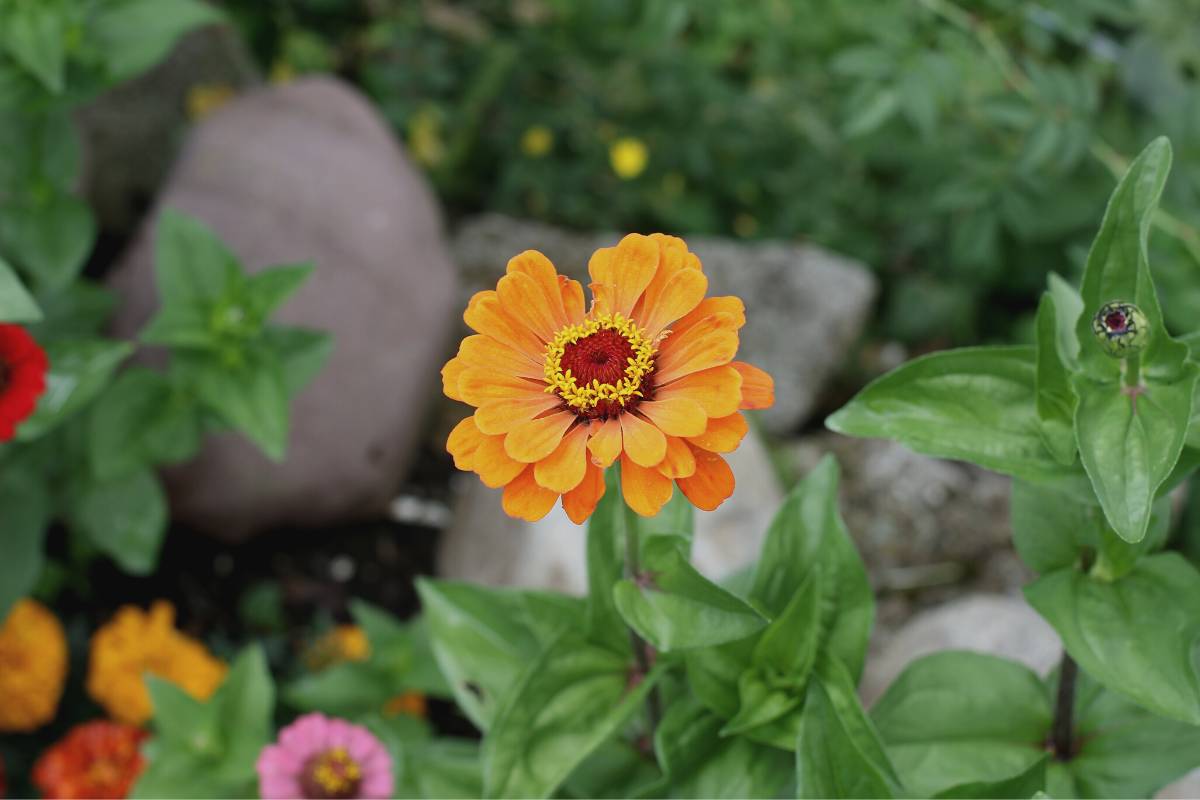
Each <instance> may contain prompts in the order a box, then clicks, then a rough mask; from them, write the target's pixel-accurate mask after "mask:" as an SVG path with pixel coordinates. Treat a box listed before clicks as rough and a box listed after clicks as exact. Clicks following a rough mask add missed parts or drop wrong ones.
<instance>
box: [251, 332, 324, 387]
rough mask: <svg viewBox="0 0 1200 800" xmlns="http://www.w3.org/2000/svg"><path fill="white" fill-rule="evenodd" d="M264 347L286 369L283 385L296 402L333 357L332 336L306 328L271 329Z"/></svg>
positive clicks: (267, 333) (264, 340)
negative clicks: (302, 391) (298, 396)
mask: <svg viewBox="0 0 1200 800" xmlns="http://www.w3.org/2000/svg"><path fill="white" fill-rule="evenodd" d="M263 346H264V347H265V348H267V349H269V350H270V351H272V352H273V353H274V354H275V357H276V358H278V359H279V363H280V364H281V365H282V367H283V386H284V389H285V390H286V391H287V394H288V397H290V398H292V399H293V400H294V399H295V398H296V395H298V394H300V392H301V390H302V389H304V387H306V386H308V384H309V383H311V382H312V380H313V378H315V377H317V374H318V373H319V372H320V371H321V369H322V368H323V367H324V366H325V363H326V362H327V361H328V360H329V356H330V355H332V354H333V348H334V342H333V337H332V336H330V335H329V334H328V333H322V332H320V331H311V330H308V329H307V328H288V327H279V326H271V327H268V328H267V329H266V330H264V331H263Z"/></svg>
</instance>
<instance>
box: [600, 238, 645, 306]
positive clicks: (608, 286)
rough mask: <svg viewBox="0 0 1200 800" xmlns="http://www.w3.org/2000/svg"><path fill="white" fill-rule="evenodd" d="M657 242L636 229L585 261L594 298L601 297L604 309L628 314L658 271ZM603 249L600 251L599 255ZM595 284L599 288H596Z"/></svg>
mask: <svg viewBox="0 0 1200 800" xmlns="http://www.w3.org/2000/svg"><path fill="white" fill-rule="evenodd" d="M658 251H659V244H658V242H656V241H654V240H653V239H651V238H650V237H649V236H642V235H641V234H640V233H631V234H629V235H628V236H626V237H625V238H624V239H622V240H621V241H620V243H619V244H617V246H616V248H613V249H610V248H603V249H602V250H599V251H597V252H596V254H595V255H593V256H592V260H591V261H590V262H588V272H589V273H590V274H591V276H592V280H593V282H594V284H593V287H592V291H593V292H594V293H596V296H597V301H598V302H599V300H600V298H601V297H603V298H604V305H605V306H606V308H605V310H606V311H613V312H618V313H620V314H623V315H624V316H626V317H629V316H630V315H631V314H632V313H633V307H634V305H635V304H636V303H637V301H638V298H639V297H641V296H642V292H644V291H645V290H646V287H647V286H649V285H650V281H651V280H652V279H653V278H654V273H655V272H656V271H658ZM601 253H603V255H601ZM597 286H599V287H600V288H599V290H597Z"/></svg>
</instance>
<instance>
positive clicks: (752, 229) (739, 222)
mask: <svg viewBox="0 0 1200 800" xmlns="http://www.w3.org/2000/svg"><path fill="white" fill-rule="evenodd" d="M733 232H734V233H736V234H737V235H738V236H741V237H742V238H743V239H749V238H750V237H751V236H753V235H754V234H756V233H758V220H756V219H755V218H754V217H752V216H751V215H749V214H746V213H744V212H743V213H741V214H738V215H737V216H736V217H734V218H733Z"/></svg>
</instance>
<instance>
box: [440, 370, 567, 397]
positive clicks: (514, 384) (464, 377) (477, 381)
mask: <svg viewBox="0 0 1200 800" xmlns="http://www.w3.org/2000/svg"><path fill="white" fill-rule="evenodd" d="M545 388H546V387H545V386H544V385H541V386H539V385H538V384H536V383H534V382H532V381H527V380H525V379H524V378H516V377H513V376H512V375H508V374H506V373H503V372H496V371H495V370H491V369H483V368H481V367H468V368H467V369H465V370H463V372H462V374H461V375H459V376H458V393H459V394H460V395H461V396H462V398H463V400H465V401H466V402H468V403H470V404H471V405H473V406H483V405H487V404H488V403H493V402H496V401H497V400H499V401H505V402H507V401H509V400H521V399H525V398H532V397H546V392H545V391H544V389H545Z"/></svg>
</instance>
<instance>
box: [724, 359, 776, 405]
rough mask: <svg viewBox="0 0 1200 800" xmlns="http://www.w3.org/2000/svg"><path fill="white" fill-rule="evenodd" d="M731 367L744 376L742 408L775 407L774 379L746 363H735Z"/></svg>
mask: <svg viewBox="0 0 1200 800" xmlns="http://www.w3.org/2000/svg"><path fill="white" fill-rule="evenodd" d="M729 366H731V367H733V368H734V369H736V370H737V371H738V374H740V375H741V376H742V404H741V406H740V407H741V408H770V407H771V406H773V405H775V379H774V378H772V377H771V376H770V375H768V374H767V373H766V372H764V371H763V370H761V369H759V368H758V367H756V366H754V365H753V364H747V363H746V362H745V361H734V362H733V363H732V364H730V365H729Z"/></svg>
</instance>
